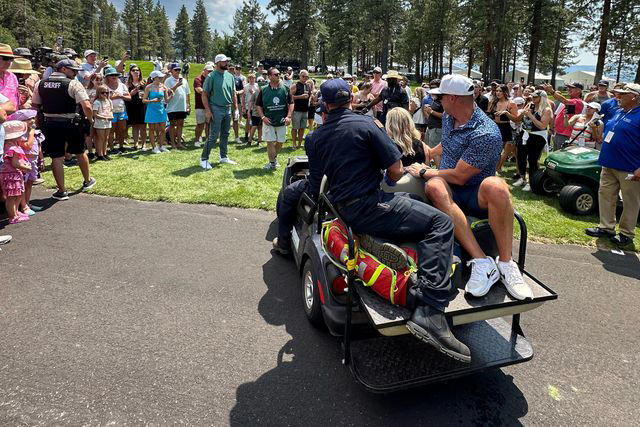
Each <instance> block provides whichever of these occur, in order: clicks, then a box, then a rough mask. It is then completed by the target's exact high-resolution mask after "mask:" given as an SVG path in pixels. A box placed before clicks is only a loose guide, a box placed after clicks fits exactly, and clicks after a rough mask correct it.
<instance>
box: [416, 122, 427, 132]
mask: <svg viewBox="0 0 640 427" xmlns="http://www.w3.org/2000/svg"><path fill="white" fill-rule="evenodd" d="M416 129H418V130H421V131H425V130H427V124H426V123H416Z"/></svg>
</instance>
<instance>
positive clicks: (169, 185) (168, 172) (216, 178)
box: [44, 61, 640, 248]
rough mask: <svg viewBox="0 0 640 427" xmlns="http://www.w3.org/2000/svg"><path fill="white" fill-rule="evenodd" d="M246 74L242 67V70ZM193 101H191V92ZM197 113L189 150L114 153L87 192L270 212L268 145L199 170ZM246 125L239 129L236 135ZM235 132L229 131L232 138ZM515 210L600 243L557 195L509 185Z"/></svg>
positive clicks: (273, 189)
mask: <svg viewBox="0 0 640 427" xmlns="http://www.w3.org/2000/svg"><path fill="white" fill-rule="evenodd" d="M135 62H136V63H137V64H138V65H139V66H140V68H141V70H142V72H143V75H144V76H145V77H146V76H148V75H149V73H150V72H151V70H152V69H153V66H152V65H151V64H150V63H148V62H144V61H135ZM202 67H203V66H202V65H197V64H193V65H192V66H191V73H190V76H189V84H190V88H191V89H193V78H194V77H196V76H197V75H198V74H200V72H201V71H202ZM244 74H246V71H245V73H244ZM191 96H192V100H191V105H192V106H193V105H194V101H193V94H192V95H191ZM194 128H195V115H194V114H191V115H190V116H189V117H188V118H187V121H186V125H185V128H184V135H185V138H186V140H187V141H188V147H189V148H188V149H187V150H184V151H178V150H172V151H171V152H170V153H164V154H151V152H150V151H145V152H142V151H139V152H132V153H127V154H124V155H119V156H113V160H112V161H111V162H98V163H92V165H91V174H92V176H93V177H95V178H96V179H97V181H98V184H97V185H96V186H95V187H93V188H92V189H91V193H94V194H101V195H105V196H116V197H128V198H132V199H138V200H150V201H155V200H162V201H170V202H185V203H213V204H216V205H220V206H236V207H242V208H257V209H264V210H274V209H275V204H276V199H277V196H278V192H279V190H280V186H281V183H282V171H283V169H282V166H281V168H280V169H278V170H276V171H264V170H263V169H262V167H263V165H264V164H265V163H266V161H267V154H266V147H265V145H264V143H263V144H261V145H260V147H256V146H255V145H253V146H251V147H245V146H242V145H236V144H235V143H230V144H229V157H230V158H231V159H233V160H235V161H237V162H238V165H220V164H218V163H217V160H218V158H219V151H218V147H217V146H216V147H215V148H214V149H213V150H212V152H211V161H212V164H213V166H214V168H213V169H212V170H210V171H206V172H205V171H203V170H202V169H201V168H200V165H199V160H200V152H201V151H200V149H199V148H195V147H193V142H192V141H193V135H194ZM243 136H244V129H243V128H242V127H241V128H240V137H241V138H242V137H243ZM233 138H234V134H233V130H232V131H231V135H230V139H231V140H233ZM292 155H304V150H302V149H298V150H293V149H292V148H291V142H290V138H289V139H287V143H286V144H285V148H284V149H283V151H282V153H281V154H280V163H281V164H282V165H284V164H285V163H286V159H287V158H288V157H290V156H292ZM514 170H515V166H514V165H513V164H510V163H507V164H506V167H505V175H504V176H511V175H512V174H513V173H514ZM44 177H45V180H46V185H47V186H48V187H49V188H53V187H54V180H53V176H52V175H51V172H50V171H47V172H46V173H45V174H44ZM65 177H66V183H67V187H68V188H69V189H70V190H73V189H77V188H79V187H80V186H81V185H82V176H81V174H80V171H79V169H78V168H77V167H73V168H67V169H65ZM512 194H513V199H514V203H515V207H516V209H517V210H518V211H519V212H520V213H521V214H522V215H523V217H524V218H525V220H526V222H527V226H528V229H529V238H530V239H531V240H535V241H543V242H553V243H574V244H580V245H595V244H599V245H600V244H602V245H603V246H606V247H610V245H609V244H608V242H603V241H602V240H604V239H600V242H596V239H593V238H590V237H588V236H586V235H585V234H584V229H585V228H586V227H589V226H593V225H594V224H597V217H595V216H591V217H578V216H573V215H569V214H567V213H565V212H564V211H562V209H561V208H560V205H559V202H558V200H557V197H556V198H547V197H542V196H537V195H535V194H533V193H525V192H523V191H522V190H521V189H520V188H513V189H512ZM636 230H637V231H636V236H637V237H636V239H635V248H640V227H637V228H636Z"/></svg>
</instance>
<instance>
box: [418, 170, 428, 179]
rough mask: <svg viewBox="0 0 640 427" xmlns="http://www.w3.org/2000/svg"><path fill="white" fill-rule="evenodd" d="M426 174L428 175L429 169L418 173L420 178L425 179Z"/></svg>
mask: <svg viewBox="0 0 640 427" xmlns="http://www.w3.org/2000/svg"><path fill="white" fill-rule="evenodd" d="M425 173H427V168H422V169H420V172H418V175H420V178H422V179H424V174H425Z"/></svg>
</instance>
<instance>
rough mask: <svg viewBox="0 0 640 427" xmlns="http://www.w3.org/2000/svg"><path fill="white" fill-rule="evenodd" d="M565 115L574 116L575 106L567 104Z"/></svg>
mask: <svg viewBox="0 0 640 427" xmlns="http://www.w3.org/2000/svg"><path fill="white" fill-rule="evenodd" d="M566 110H567V114H575V113H576V105H575V104H569V105H567V106H566Z"/></svg>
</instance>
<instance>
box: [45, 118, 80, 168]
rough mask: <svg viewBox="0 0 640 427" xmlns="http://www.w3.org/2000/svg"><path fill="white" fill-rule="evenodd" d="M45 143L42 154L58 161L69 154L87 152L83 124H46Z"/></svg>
mask: <svg viewBox="0 0 640 427" xmlns="http://www.w3.org/2000/svg"><path fill="white" fill-rule="evenodd" d="M42 133H43V134H44V138H45V139H44V142H43V143H42V152H43V153H44V155H45V156H47V157H51V158H52V159H56V158H58V157H64V155H65V152H66V153H69V154H81V153H84V152H85V150H86V146H85V142H84V139H85V134H84V129H83V127H82V125H81V124H77V125H72V124H62V123H55V124H45V125H44V126H43V127H42Z"/></svg>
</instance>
